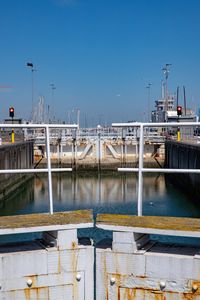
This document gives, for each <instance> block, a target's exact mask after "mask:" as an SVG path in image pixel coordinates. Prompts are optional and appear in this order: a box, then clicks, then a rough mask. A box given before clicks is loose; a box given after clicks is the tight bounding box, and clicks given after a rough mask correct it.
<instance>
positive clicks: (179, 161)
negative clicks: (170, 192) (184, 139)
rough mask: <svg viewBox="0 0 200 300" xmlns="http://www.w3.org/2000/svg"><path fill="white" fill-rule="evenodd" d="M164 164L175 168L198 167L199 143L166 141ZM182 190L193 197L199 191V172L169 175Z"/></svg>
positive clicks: (199, 156) (199, 157)
mask: <svg viewBox="0 0 200 300" xmlns="http://www.w3.org/2000/svg"><path fill="white" fill-rule="evenodd" d="M165 166H166V167H168V168H172V169H173V168H175V169H200V147H199V144H196V145H195V144H187V143H181V142H175V141H167V142H166V144H165ZM169 177H170V178H171V180H172V181H174V182H175V183H176V185H179V186H180V187H181V188H182V189H183V190H185V191H186V192H189V193H190V195H191V196H194V199H195V198H196V196H197V195H199V192H200V175H199V174H194V173H193V174H192V173H191V174H187V173H185V174H176V176H175V177H174V176H173V175H171V176H169Z"/></svg>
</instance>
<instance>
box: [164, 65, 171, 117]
mask: <svg viewBox="0 0 200 300" xmlns="http://www.w3.org/2000/svg"><path fill="white" fill-rule="evenodd" d="M171 65H172V64H165V67H164V68H162V70H163V73H164V75H165V100H166V111H167V110H168V76H169V67H170V66H171Z"/></svg>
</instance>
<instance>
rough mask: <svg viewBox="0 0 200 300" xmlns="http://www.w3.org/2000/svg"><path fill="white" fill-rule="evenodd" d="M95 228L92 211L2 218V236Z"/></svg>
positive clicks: (0, 229)
mask: <svg viewBox="0 0 200 300" xmlns="http://www.w3.org/2000/svg"><path fill="white" fill-rule="evenodd" d="M79 225H80V227H81V228H83V227H93V215H92V211H91V210H77V211H69V212H56V213H54V214H52V215H51V214H47V213H45V214H30V215H17V216H5V217H0V235H3V234H12V233H22V232H43V231H46V230H47V229H48V231H50V230H52V231H53V230H55V231H56V230H60V229H61V228H62V229H66V228H67V229H73V228H78V227H79Z"/></svg>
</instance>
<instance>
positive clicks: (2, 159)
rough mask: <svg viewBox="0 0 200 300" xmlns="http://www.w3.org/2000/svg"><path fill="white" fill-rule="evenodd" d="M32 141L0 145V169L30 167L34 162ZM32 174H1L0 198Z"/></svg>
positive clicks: (4, 196) (3, 197) (12, 190)
mask: <svg viewBox="0 0 200 300" xmlns="http://www.w3.org/2000/svg"><path fill="white" fill-rule="evenodd" d="M33 154H34V153H33V141H28V142H18V143H14V144H6V145H0V169H2V170H5V169H30V168H32V167H33V164H34V156H33ZM30 176H32V175H30V174H29V175H28V174H26V175H24V174H1V175H0V200H2V199H5V198H6V197H7V196H8V195H9V194H10V193H11V192H14V191H15V190H16V189H17V188H18V187H19V186H20V185H21V184H22V183H23V182H25V181H26V180H28V179H29V178H30Z"/></svg>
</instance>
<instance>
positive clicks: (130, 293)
mask: <svg viewBox="0 0 200 300" xmlns="http://www.w3.org/2000/svg"><path fill="white" fill-rule="evenodd" d="M135 297H136V289H126V298H127V300H134V299H135Z"/></svg>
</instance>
